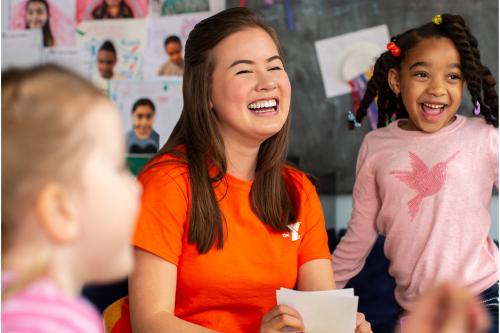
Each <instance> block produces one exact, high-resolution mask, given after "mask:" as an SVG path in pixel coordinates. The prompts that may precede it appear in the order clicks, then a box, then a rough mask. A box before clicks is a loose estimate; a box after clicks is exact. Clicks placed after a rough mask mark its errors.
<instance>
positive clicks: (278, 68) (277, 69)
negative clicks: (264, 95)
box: [269, 66, 283, 71]
mask: <svg viewBox="0 0 500 333" xmlns="http://www.w3.org/2000/svg"><path fill="white" fill-rule="evenodd" d="M282 69H283V68H281V67H279V66H276V67H273V68H269V70H270V71H280V70H282Z"/></svg>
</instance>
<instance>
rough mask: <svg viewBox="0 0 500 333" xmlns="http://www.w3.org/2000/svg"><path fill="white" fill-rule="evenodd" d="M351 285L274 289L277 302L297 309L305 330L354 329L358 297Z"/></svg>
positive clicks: (342, 332)
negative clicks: (354, 294)
mask: <svg viewBox="0 0 500 333" xmlns="http://www.w3.org/2000/svg"><path fill="white" fill-rule="evenodd" d="M353 293H354V292H353V290H352V289H339V290H328V291H296V290H290V289H285V288H282V289H280V290H277V291H276V300H277V303H278V304H285V305H288V306H290V307H292V308H294V309H295V310H297V311H298V312H299V313H300V315H301V316H302V319H303V321H304V326H305V331H306V332H307V333H353V332H354V330H355V328H356V312H357V309H358V297H357V296H353Z"/></svg>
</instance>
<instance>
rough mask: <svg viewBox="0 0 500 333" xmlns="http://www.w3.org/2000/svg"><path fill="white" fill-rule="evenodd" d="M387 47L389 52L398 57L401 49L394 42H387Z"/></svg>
mask: <svg viewBox="0 0 500 333" xmlns="http://www.w3.org/2000/svg"><path fill="white" fill-rule="evenodd" d="M387 49H388V50H389V52H391V54H392V56H393V57H398V56H399V55H400V54H401V49H400V48H399V46H397V45H396V43H394V42H390V43H388V44H387Z"/></svg>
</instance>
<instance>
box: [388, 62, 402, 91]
mask: <svg viewBox="0 0 500 333" xmlns="http://www.w3.org/2000/svg"><path fill="white" fill-rule="evenodd" d="M387 82H388V83H389V87H391V90H392V92H393V93H395V94H396V95H399V93H400V92H401V86H400V78H399V72H398V71H397V70H396V69H394V68H390V69H389V73H388V74H387Z"/></svg>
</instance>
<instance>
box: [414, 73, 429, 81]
mask: <svg viewBox="0 0 500 333" xmlns="http://www.w3.org/2000/svg"><path fill="white" fill-rule="evenodd" d="M415 76H416V77H418V78H422V79H424V78H426V77H427V76H428V75H427V73H425V72H417V73H415Z"/></svg>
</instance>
